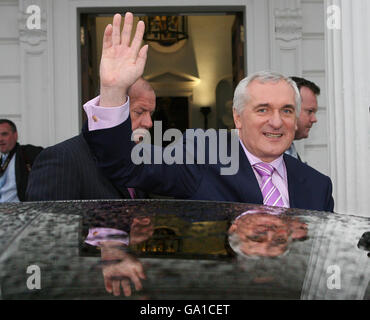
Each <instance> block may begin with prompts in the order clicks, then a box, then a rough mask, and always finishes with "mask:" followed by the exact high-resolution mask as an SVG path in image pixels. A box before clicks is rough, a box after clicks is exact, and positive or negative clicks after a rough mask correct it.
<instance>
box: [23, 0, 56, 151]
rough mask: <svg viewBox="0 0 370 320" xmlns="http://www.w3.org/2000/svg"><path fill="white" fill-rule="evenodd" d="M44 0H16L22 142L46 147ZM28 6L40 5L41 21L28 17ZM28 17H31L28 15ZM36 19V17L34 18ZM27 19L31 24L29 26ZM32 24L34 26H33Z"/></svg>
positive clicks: (48, 83)
mask: <svg viewBox="0 0 370 320" xmlns="http://www.w3.org/2000/svg"><path fill="white" fill-rule="evenodd" d="M51 4H52V2H51V1H47V0H21V1H19V20H18V22H19V41H20V99H19V100H20V110H21V116H22V122H21V123H22V124H21V125H22V132H23V136H22V143H31V144H35V145H42V146H48V145H49V144H50V143H51V142H53V141H54V134H53V132H54V129H53V128H54V116H53V110H54V109H53V103H52V83H53V81H52V78H51V77H50V76H49V71H50V68H51V64H50V60H49V54H48V51H49V50H48V41H47V37H48V31H49V26H48V25H47V16H48V8H49V7H50V5H51ZM31 6H34V7H36V8H40V19H41V24H40V25H39V27H38V26H37V23H35V21H36V20H33V19H32V14H33V12H34V11H32V10H28V9H29V8H30V7H31ZM30 17H31V18H30ZM36 19H37V18H36ZM30 20H32V21H33V23H34V25H32V21H31V25H30ZM35 25H36V27H35V28H33V27H34V26H35Z"/></svg>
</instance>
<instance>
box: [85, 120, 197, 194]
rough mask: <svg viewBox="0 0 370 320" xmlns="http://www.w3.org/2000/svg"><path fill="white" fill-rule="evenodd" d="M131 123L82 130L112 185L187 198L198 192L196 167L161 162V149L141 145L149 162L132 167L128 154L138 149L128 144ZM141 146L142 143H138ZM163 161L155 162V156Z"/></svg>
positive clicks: (130, 143)
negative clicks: (107, 127)
mask: <svg viewBox="0 0 370 320" xmlns="http://www.w3.org/2000/svg"><path fill="white" fill-rule="evenodd" d="M131 134H132V130H131V121H130V120H127V121H125V122H123V123H122V124H120V125H118V126H116V127H112V128H109V129H101V130H95V131H88V129H87V126H86V125H85V126H84V128H83V135H84V138H85V140H86V141H87V143H88V144H89V147H90V149H91V151H92V153H93V154H94V155H95V157H96V158H97V160H98V166H99V168H100V169H101V170H102V172H103V173H104V175H105V176H107V177H108V179H110V180H111V182H112V183H114V184H115V185H117V186H119V187H124V186H126V187H131V188H140V189H141V190H143V191H145V192H148V193H155V194H158V195H165V196H172V197H176V198H182V199H184V198H189V197H190V196H191V195H192V194H193V193H194V192H195V191H196V189H197V187H198V185H199V183H200V180H201V169H200V168H199V166H197V165H195V164H193V165H181V164H172V165H171V164H166V163H164V161H163V149H162V148H158V147H155V146H153V145H149V144H145V147H144V145H142V146H143V147H142V148H143V152H147V153H149V154H150V156H149V158H147V159H150V161H148V162H150V163H146V164H143V163H142V164H135V163H134V162H133V161H132V157H131V155H132V154H133V153H132V152H133V151H134V153H135V150H134V148H135V147H137V148H141V146H139V145H136V144H135V143H134V142H133V141H131V139H130V138H131ZM140 145H141V144H140ZM155 153H156V154H157V155H158V154H159V155H160V156H159V157H157V158H156V159H158V158H161V159H162V161H160V163H158V161H154V160H155V156H154V154H155Z"/></svg>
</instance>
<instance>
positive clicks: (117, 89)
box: [100, 12, 148, 107]
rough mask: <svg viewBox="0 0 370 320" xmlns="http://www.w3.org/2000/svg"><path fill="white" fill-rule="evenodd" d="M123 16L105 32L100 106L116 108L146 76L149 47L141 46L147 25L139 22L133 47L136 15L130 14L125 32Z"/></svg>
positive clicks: (114, 20)
mask: <svg viewBox="0 0 370 320" xmlns="http://www.w3.org/2000/svg"><path fill="white" fill-rule="evenodd" d="M120 27H121V15H120V14H116V15H114V18H113V25H111V24H109V25H108V26H107V27H106V29H105V32H104V37H103V51H102V58H101V62H100V105H101V106H103V107H114V106H119V105H122V104H123V103H124V102H125V101H126V93H127V89H128V88H129V87H130V86H131V85H132V84H133V83H134V82H135V81H136V80H137V79H138V78H139V77H140V76H141V75H142V74H143V72H144V67H145V62H146V57H147V51H148V46H147V45H145V46H143V47H141V42H142V39H143V35H144V30H145V25H144V22H143V21H139V22H138V24H137V27H136V32H135V36H134V38H133V40H132V43H131V45H130V39H131V31H132V27H133V15H132V13H130V12H128V13H126V15H125V21H124V25H123V29H122V33H121V31H120Z"/></svg>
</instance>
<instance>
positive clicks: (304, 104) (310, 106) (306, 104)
mask: <svg viewBox="0 0 370 320" xmlns="http://www.w3.org/2000/svg"><path fill="white" fill-rule="evenodd" d="M291 79H292V80H293V81H294V82H295V83H296V84H297V87H298V89H299V93H300V95H301V112H300V113H299V118H298V121H297V130H296V132H295V136H294V140H301V139H306V138H308V134H309V132H310V130H311V128H312V126H313V125H314V124H315V123H316V122H317V118H316V112H317V108H318V105H317V96H318V95H319V94H320V88H319V87H318V86H317V85H316V84H315V83H313V82H312V81H309V80H307V79H304V78H299V77H291ZM286 153H287V154H289V155H291V156H293V157H295V158H296V159H299V160H301V158H300V156H299V154H298V152H297V150H296V148H295V146H294V142H293V143H292V144H291V146H290V147H289V149H288V150H287V151H286Z"/></svg>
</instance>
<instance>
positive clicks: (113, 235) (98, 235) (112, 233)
mask: <svg viewBox="0 0 370 320" xmlns="http://www.w3.org/2000/svg"><path fill="white" fill-rule="evenodd" d="M113 240H114V241H117V242H121V243H122V244H124V245H126V246H128V244H129V236H128V234H127V232H125V231H122V230H117V229H111V228H92V229H89V234H88V235H87V238H86V240H85V242H86V243H88V244H90V245H92V246H99V245H100V244H101V243H103V242H105V241H113Z"/></svg>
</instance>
